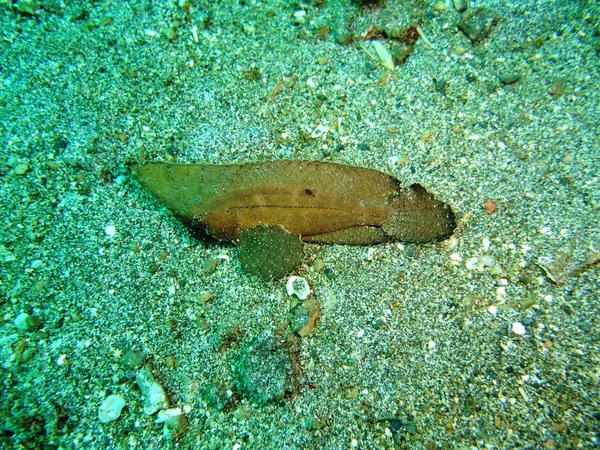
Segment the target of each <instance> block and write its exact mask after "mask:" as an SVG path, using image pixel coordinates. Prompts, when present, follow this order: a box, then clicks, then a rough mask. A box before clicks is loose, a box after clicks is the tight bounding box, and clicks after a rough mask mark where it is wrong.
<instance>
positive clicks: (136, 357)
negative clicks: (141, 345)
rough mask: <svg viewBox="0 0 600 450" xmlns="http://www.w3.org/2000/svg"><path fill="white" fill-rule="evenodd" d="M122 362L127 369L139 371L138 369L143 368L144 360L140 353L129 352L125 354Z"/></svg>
mask: <svg viewBox="0 0 600 450" xmlns="http://www.w3.org/2000/svg"><path fill="white" fill-rule="evenodd" d="M120 362H121V364H122V365H124V366H125V367H129V368H130V369H137V368H138V367H141V365H142V363H143V362H144V358H142V355H140V354H139V353H138V352H135V351H133V350H127V351H126V352H125V353H123V356H122V357H121V361H120Z"/></svg>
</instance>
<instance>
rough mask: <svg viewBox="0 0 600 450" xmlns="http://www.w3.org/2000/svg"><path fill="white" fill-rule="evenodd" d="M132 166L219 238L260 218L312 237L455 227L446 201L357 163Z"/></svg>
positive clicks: (426, 236)
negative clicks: (354, 165)
mask: <svg viewBox="0 0 600 450" xmlns="http://www.w3.org/2000/svg"><path fill="white" fill-rule="evenodd" d="M132 169H133V173H134V175H135V177H136V178H137V179H138V181H139V182H140V183H141V184H142V186H144V187H145V188H146V189H147V190H148V191H150V192H151V193H152V194H153V195H154V196H155V197H156V198H157V199H158V200H160V201H161V202H162V203H163V204H165V205H166V206H167V207H168V208H169V209H170V210H171V211H172V212H173V214H175V216H176V217H177V218H178V219H179V220H181V221H182V222H183V223H184V224H186V225H187V226H189V227H191V228H193V229H196V228H202V229H205V230H206V231H207V232H208V233H209V234H210V235H212V236H214V237H215V238H217V239H219V240H232V239H234V238H235V236H236V235H237V233H239V232H240V231H242V230H245V229H248V228H252V227H255V226H257V225H263V224H264V225H282V226H283V227H284V228H285V229H286V230H288V231H290V232H292V233H298V234H300V235H301V236H302V239H303V240H304V241H311V242H327V243H338V244H370V243H377V242H384V241H388V240H401V241H406V242H428V241H434V240H440V239H444V238H446V237H448V236H449V235H450V234H452V231H453V230H454V228H455V226H456V224H455V220H454V214H453V213H452V210H451V209H450V207H449V206H448V205H446V204H444V203H442V202H440V201H438V200H436V199H435V198H434V197H433V196H432V195H431V194H429V193H428V192H427V191H426V190H425V188H423V187H421V186H420V185H412V186H410V187H408V188H402V187H401V186H400V182H399V181H398V180H397V179H395V178H393V177H391V176H389V175H386V174H384V173H382V172H379V171H377V170H372V169H365V168H362V167H353V166H345V165H341V164H334V163H326V162H318V161H285V160H283V161H267V162H258V163H248V164H241V165H237V164H236V165H212V164H163V163H150V164H137V165H134V166H133V167H132Z"/></svg>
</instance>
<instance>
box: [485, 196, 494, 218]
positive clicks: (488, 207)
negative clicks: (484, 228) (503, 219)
mask: <svg viewBox="0 0 600 450" xmlns="http://www.w3.org/2000/svg"><path fill="white" fill-rule="evenodd" d="M483 209H484V210H485V212H486V213H488V214H494V213H495V212H496V202H494V200H492V199H490V198H488V199H486V200H485V202H484V204H483Z"/></svg>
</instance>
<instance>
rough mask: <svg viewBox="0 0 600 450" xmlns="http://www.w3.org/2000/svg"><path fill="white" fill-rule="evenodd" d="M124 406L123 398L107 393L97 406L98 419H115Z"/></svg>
mask: <svg viewBox="0 0 600 450" xmlns="http://www.w3.org/2000/svg"><path fill="white" fill-rule="evenodd" d="M124 406H125V400H124V399H123V397H121V396H120V395H114V394H113V395H109V396H108V397H106V398H105V399H104V401H103V402H102V404H101V405H100V407H99V408H98V420H100V422H102V423H108V422H112V421H113V420H117V419H118V418H119V416H120V415H121V411H122V410H123V407H124Z"/></svg>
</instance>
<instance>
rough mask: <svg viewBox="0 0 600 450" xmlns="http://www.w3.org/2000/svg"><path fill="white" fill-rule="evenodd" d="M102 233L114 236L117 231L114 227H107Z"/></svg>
mask: <svg viewBox="0 0 600 450" xmlns="http://www.w3.org/2000/svg"><path fill="white" fill-rule="evenodd" d="M104 232H105V233H106V235H107V236H114V235H115V234H116V233H117V229H116V228H115V226H114V225H108V226H107V227H106V228H104Z"/></svg>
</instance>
